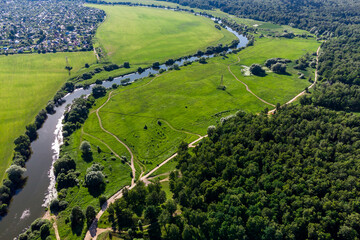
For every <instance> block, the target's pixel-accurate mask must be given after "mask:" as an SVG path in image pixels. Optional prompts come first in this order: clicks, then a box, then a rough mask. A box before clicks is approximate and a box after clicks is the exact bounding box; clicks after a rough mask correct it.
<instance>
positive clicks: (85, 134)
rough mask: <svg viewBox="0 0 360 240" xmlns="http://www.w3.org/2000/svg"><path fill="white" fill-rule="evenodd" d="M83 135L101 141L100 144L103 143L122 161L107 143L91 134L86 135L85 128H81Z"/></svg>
mask: <svg viewBox="0 0 360 240" xmlns="http://www.w3.org/2000/svg"><path fill="white" fill-rule="evenodd" d="M81 133H82V134H84V135H86V136H89V137H91V138H94V139H96V140H97V141H99V142H101V143H102V144H104V145H105V146H106V147H107V148H108V149H109V150H110V151H111V152H112V153H113V154H114V155H115V157H117V158H118V159H120V160H121V157H120V156H119V154H117V153H116V152H115V151H114V150H113V149H112V148H111V147H110V146H109V145H108V144H107V143H106V142H104V141H102V140H101V139H100V138H97V137H95V136H93V135H91V134H89V133H86V132H85V131H84V128H81ZM127 164H128V165H129V167H131V165H130V164H129V163H128V162H127Z"/></svg>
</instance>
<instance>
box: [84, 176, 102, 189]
mask: <svg viewBox="0 0 360 240" xmlns="http://www.w3.org/2000/svg"><path fill="white" fill-rule="evenodd" d="M85 184H86V186H87V187H88V188H89V189H91V190H100V189H101V188H102V187H103V185H104V184H105V176H104V174H103V173H102V172H101V171H90V172H89V173H87V174H86V175H85Z"/></svg>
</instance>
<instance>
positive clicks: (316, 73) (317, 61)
mask: <svg viewBox="0 0 360 240" xmlns="http://www.w3.org/2000/svg"><path fill="white" fill-rule="evenodd" d="M320 50H321V46H320V47H319V48H318V49H317V51H316V70H315V79H314V82H313V83H312V84H311V85H310V86H309V87H308V89H310V88H313V87H314V86H315V84H316V83H317V80H318V67H319V53H320ZM305 93H306V90H304V91H302V92H301V93H299V94H298V95H296V96H295V97H294V98H292V99H291V100H290V101H288V102H286V103H285V104H283V105H282V106H281V107H284V106H286V105H289V104H290V103H293V102H295V101H296V100H297V99H298V98H299V97H301V96H303V95H304V94H305ZM275 111H276V108H275V109H273V110H271V111H269V113H268V114H274V113H275Z"/></svg>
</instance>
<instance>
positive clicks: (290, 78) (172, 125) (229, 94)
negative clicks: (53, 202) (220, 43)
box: [84, 38, 319, 170]
mask: <svg viewBox="0 0 360 240" xmlns="http://www.w3.org/2000/svg"><path fill="white" fill-rule="evenodd" d="M318 45H319V44H318V43H317V42H316V41H315V40H313V39H312V40H306V39H298V38H296V39H277V38H271V39H258V40H257V42H256V44H255V46H253V47H249V48H247V49H245V50H244V51H242V52H240V53H239V54H238V55H234V54H231V55H229V57H228V58H221V57H217V58H214V59H210V60H208V63H207V64H199V63H194V64H192V65H191V66H187V67H182V68H181V70H180V71H171V72H167V73H165V74H163V75H161V76H157V77H154V78H148V79H144V80H142V81H141V82H138V83H136V84H139V85H140V87H133V88H132V89H127V90H123V89H119V90H115V91H114V93H113V94H112V98H111V99H110V101H109V102H108V103H107V105H105V107H104V108H102V109H101V111H100V116H101V118H102V122H103V126H104V128H105V129H107V130H108V131H110V132H112V133H114V134H116V135H117V136H118V137H119V138H120V139H121V140H123V141H124V142H125V143H126V144H127V145H128V146H129V147H130V148H131V149H132V150H133V152H134V153H135V156H136V158H137V159H138V160H140V162H142V163H143V164H145V165H146V166H147V170H149V169H152V168H153V167H154V166H156V165H157V164H159V163H160V162H161V161H162V160H164V159H166V157H168V156H171V154H172V153H174V152H175V151H176V147H177V145H178V144H179V143H180V142H181V141H183V140H185V141H187V142H190V140H193V139H194V138H195V139H196V137H197V136H196V135H205V134H206V129H207V127H208V126H209V125H213V124H216V123H217V122H218V121H219V119H220V118H221V117H224V116H227V115H229V114H232V113H235V112H236V111H238V110H245V111H248V112H259V111H260V110H262V109H264V108H265V107H269V108H271V106H269V105H266V104H264V103H262V102H261V101H259V100H258V99H257V98H256V97H254V96H253V95H251V94H250V93H249V92H247V91H246V89H245V87H244V85H243V84H242V83H240V82H239V81H237V80H236V79H235V78H234V77H233V76H232V75H231V73H230V72H229V71H228V66H229V65H231V70H232V71H233V72H234V73H235V74H236V75H237V77H238V78H239V79H240V80H241V81H243V82H246V83H247V84H248V85H249V86H250V89H252V91H253V92H254V93H255V94H256V95H258V96H259V97H261V98H264V99H265V100H267V101H269V102H270V103H272V104H274V105H275V104H276V103H277V102H279V103H285V102H286V101H288V100H290V99H291V98H292V97H294V96H295V95H297V94H298V93H299V92H300V91H302V90H303V89H304V88H305V87H306V86H308V85H310V83H309V82H308V80H307V79H298V75H297V72H298V71H297V70H294V69H292V68H291V66H290V65H289V67H288V74H286V75H279V74H275V73H271V72H269V73H268V74H267V76H265V77H257V76H249V77H245V76H243V75H242V73H241V65H248V66H250V65H251V64H253V63H259V64H263V63H264V62H265V60H266V59H268V58H273V57H281V58H288V59H292V60H295V59H297V58H299V57H301V56H302V55H304V54H305V53H307V52H311V53H312V52H314V51H315V50H316V48H317V47H318ZM238 57H239V58H240V62H238ZM237 62H238V63H237ZM310 73H311V71H310V72H309V73H308V74H310ZM221 76H223V79H224V84H225V85H226V90H225V91H222V90H218V89H217V87H218V86H219V84H220V79H221ZM141 84H143V86H142V87H141ZM98 105H99V104H98ZM84 130H85V131H86V132H88V133H90V134H91V135H95V136H100V137H105V136H106V135H107V134H106V133H104V132H103V131H102V130H101V128H100V127H99V124H98V119H97V117H96V115H95V114H92V115H91V116H90V117H89V119H88V120H87V121H86V123H85V125H84ZM116 144H118V143H117V142H116V140H115V139H112V140H110V141H109V145H111V146H115V145H116Z"/></svg>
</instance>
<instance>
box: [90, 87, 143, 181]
mask: <svg viewBox="0 0 360 240" xmlns="http://www.w3.org/2000/svg"><path fill="white" fill-rule="evenodd" d="M112 93H113V91H111V92H110V93H109V97H108V99H107V100H106V102H104V103H103V105H101V106H100V107H99V108H98V109H97V110H96V116H97V118H98V120H99V126H100V128H101V129H102V130H103V131H104V132H106V133H107V134H109V135H111V136H113V137H114V138H115V139H116V141H118V142H119V143H120V144H122V145H123V146H124V147H125V148H126V149H127V150H128V152H129V153H130V156H131V159H130V167H131V171H132V179H131V186H133V185H134V184H135V176H136V169H135V164H134V154H133V152H132V151H131V149H130V148H129V146H128V145H126V144H125V143H124V142H123V141H121V140H120V139H119V138H118V137H117V136H116V135H115V134H113V133H111V132H109V131H108V130H106V129H105V128H104V127H103V125H102V121H101V117H100V114H99V111H100V110H101V108H103V107H104V106H105V105H106V104H107V103H108V102H109V101H110V99H111V94H112Z"/></svg>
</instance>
